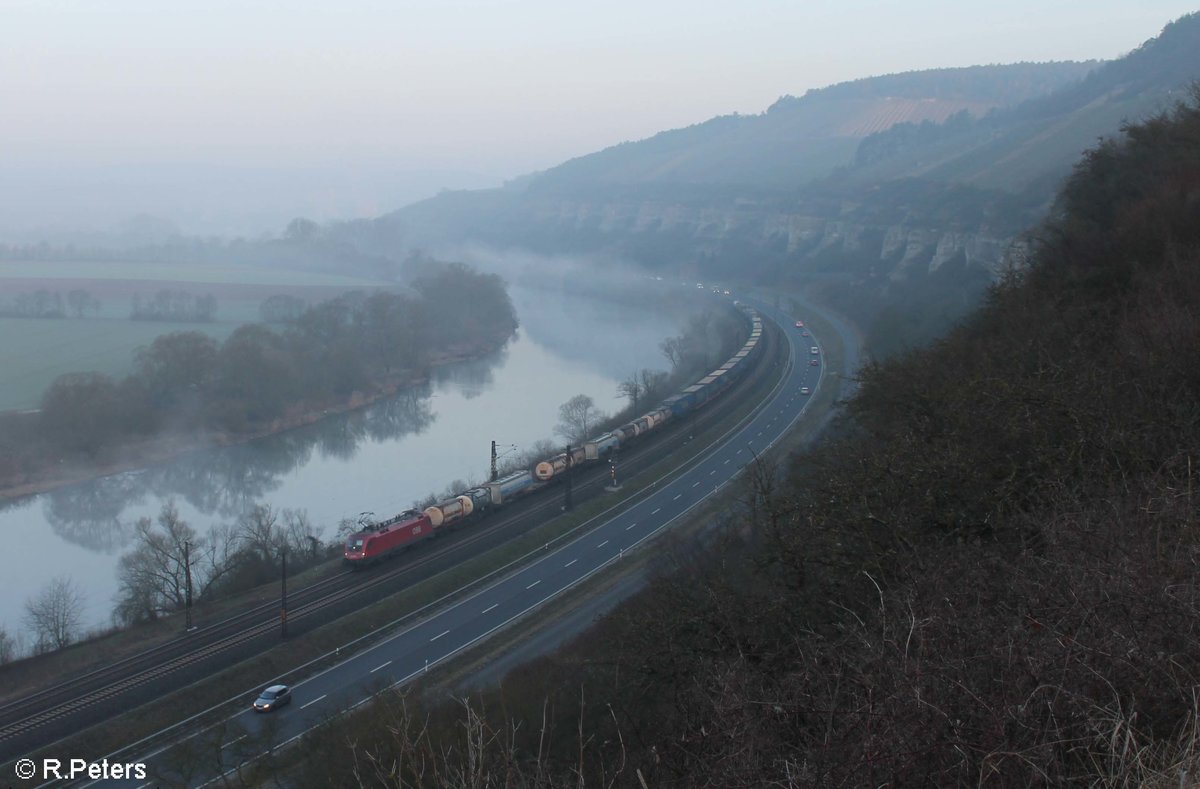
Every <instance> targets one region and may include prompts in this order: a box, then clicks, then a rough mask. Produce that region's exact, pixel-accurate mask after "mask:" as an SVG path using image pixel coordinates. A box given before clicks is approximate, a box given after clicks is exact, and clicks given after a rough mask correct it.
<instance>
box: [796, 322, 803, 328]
mask: <svg viewBox="0 0 1200 789" xmlns="http://www.w3.org/2000/svg"><path fill="white" fill-rule="evenodd" d="M796 328H797V329H803V328H804V321H796Z"/></svg>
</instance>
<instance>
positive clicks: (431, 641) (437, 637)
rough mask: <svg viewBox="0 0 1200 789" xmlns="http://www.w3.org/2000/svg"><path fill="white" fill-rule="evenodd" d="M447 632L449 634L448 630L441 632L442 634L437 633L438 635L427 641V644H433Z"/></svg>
mask: <svg viewBox="0 0 1200 789" xmlns="http://www.w3.org/2000/svg"><path fill="white" fill-rule="evenodd" d="M449 632H450V631H449V630H443V631H442V632H440V633H438V634H437V635H436V636H434V637H433V638H431V639H429V642H430V643H433V642H434V641H437V640H438V639H439V638H441V637H442V636H444V635H447V634H448V633H449Z"/></svg>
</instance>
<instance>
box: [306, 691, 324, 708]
mask: <svg viewBox="0 0 1200 789" xmlns="http://www.w3.org/2000/svg"><path fill="white" fill-rule="evenodd" d="M328 695H329V694H328V693H324V694H322V695H320V696H317V697H316V698H315V699H313V700H312V701H310V702H309V703H307V704H302V705H300V709H304V708H305V707H311V706H312V705H314V704H316V703H317V702H318V701H320V700H321V699H323V698H325V697H326V696H328Z"/></svg>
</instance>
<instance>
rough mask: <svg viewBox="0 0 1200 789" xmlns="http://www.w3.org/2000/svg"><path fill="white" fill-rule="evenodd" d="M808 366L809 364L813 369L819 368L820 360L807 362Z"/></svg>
mask: <svg viewBox="0 0 1200 789" xmlns="http://www.w3.org/2000/svg"><path fill="white" fill-rule="evenodd" d="M809 364H811V365H812V366H813V367H819V366H820V364H821V360H820V359H813V360H812V361H811V362H809Z"/></svg>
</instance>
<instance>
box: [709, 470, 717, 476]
mask: <svg viewBox="0 0 1200 789" xmlns="http://www.w3.org/2000/svg"><path fill="white" fill-rule="evenodd" d="M716 473H717V470H716V469H715V468H714V469H713V470H712V471H710V472H708V476H710V477H711V476H712V475H713V474H716Z"/></svg>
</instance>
